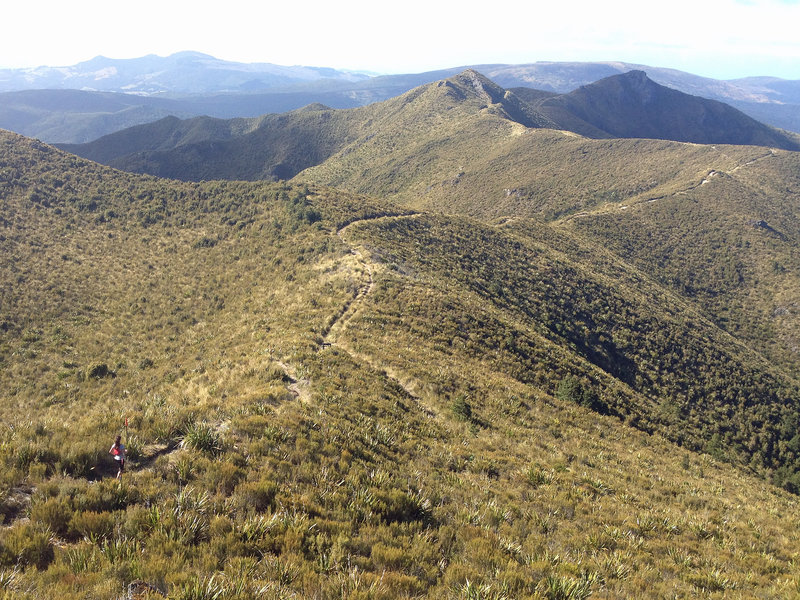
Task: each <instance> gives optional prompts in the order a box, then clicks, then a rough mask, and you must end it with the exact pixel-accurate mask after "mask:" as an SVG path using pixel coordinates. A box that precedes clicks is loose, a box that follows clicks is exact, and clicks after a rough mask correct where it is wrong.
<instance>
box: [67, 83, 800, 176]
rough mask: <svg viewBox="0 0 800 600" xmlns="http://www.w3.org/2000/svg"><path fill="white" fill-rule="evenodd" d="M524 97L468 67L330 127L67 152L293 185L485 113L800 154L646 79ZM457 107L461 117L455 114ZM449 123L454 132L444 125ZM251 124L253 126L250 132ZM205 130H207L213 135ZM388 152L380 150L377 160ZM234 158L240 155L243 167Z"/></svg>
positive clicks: (155, 170)
mask: <svg viewBox="0 0 800 600" xmlns="http://www.w3.org/2000/svg"><path fill="white" fill-rule="evenodd" d="M524 96H526V94H522V95H519V94H515V93H514V92H513V91H507V90H504V89H503V88H501V87H499V86H498V85H497V84H495V83H494V82H492V81H491V80H490V79H488V78H487V77H485V76H483V75H481V74H480V73H478V72H477V71H475V70H471V69H468V70H465V71H463V72H462V73H460V74H458V75H455V76H453V77H450V78H448V79H445V80H440V81H439V82H436V83H433V84H426V85H424V86H420V87H418V88H415V89H414V90H411V91H409V92H406V93H405V94H403V95H401V96H399V97H397V98H394V99H391V100H387V101H384V102H381V103H376V104H372V105H369V106H366V107H360V108H353V109H347V110H344V111H342V110H339V111H333V110H328V111H327V112H325V111H323V112H321V113H320V115H322V114H324V115H326V117H325V119H323V120H319V119H317V120H314V119H312V117H311V115H312V113H314V111H313V109H310V108H306V109H305V110H299V111H293V112H290V113H286V114H285V115H283V116H281V115H264V116H262V117H260V118H258V119H249V120H245V119H240V120H230V121H220V120H214V119H208V118H196V119H193V120H190V121H186V122H179V121H177V120H175V119H167V120H163V121H160V122H158V123H155V124H150V125H144V126H140V127H138V128H136V129H134V130H131V131H122V132H118V133H116V134H111V135H109V136H106V137H104V138H101V139H99V140H96V141H94V142H91V143H89V144H86V145H60V147H61V148H63V149H66V150H68V151H71V152H75V153H77V154H80V155H82V156H85V157H88V158H92V159H93V160H97V161H98V162H101V163H105V164H110V165H112V166H114V167H116V168H121V169H123V170H132V171H135V172H147V173H151V174H154V175H159V176H166V177H173V178H181V179H213V178H223V179H245V180H253V179H259V178H265V177H266V178H270V177H272V178H285V179H289V178H291V177H294V176H295V175H297V174H298V173H299V172H300V171H301V170H303V169H306V168H309V167H316V166H318V165H320V164H321V163H322V162H324V161H325V160H327V159H328V158H331V157H332V156H333V155H334V154H335V153H337V152H341V151H344V150H345V148H346V146H348V145H350V144H356V143H359V142H357V140H358V139H359V138H360V137H362V136H366V138H368V139H366V140H365V141H366V146H363V148H358V149H356V148H353V149H351V150H347V152H351V151H353V150H356V151H357V152H363V151H364V149H365V148H367V147H369V146H370V145H373V144H374V143H375V142H374V140H373V141H370V140H372V139H373V138H375V139H376V140H377V139H386V140H388V139H390V138H392V137H397V136H400V137H402V139H403V140H405V141H404V142H403V143H402V144H401V147H405V146H404V144H407V143H418V142H415V141H414V140H413V136H417V135H419V136H421V137H425V138H430V136H431V132H430V131H428V132H424V131H422V130H421V124H423V123H430V124H431V126H433V127H445V128H447V127H451V126H452V127H455V128H462V127H464V126H466V125H464V124H466V123H472V122H473V121H474V120H475V119H480V118H481V117H480V115H481V114H482V113H486V114H487V115H491V118H494V119H500V120H502V121H505V122H506V123H505V125H504V126H511V127H514V126H521V127H523V128H534V129H539V128H547V129H555V130H567V131H572V132H574V133H578V134H581V135H585V136H588V137H594V138H614V137H627V138H633V137H643V138H644V137H650V138H655V139H671V140H673V141H681V142H694V143H707V144H714V143H727V144H738V145H747V144H756V145H758V144H761V145H770V146H776V147H779V148H783V149H790V150H797V149H800V143H798V141H797V139H795V138H793V137H791V136H789V135H787V134H783V133H781V132H779V131H777V130H774V129H772V128H769V127H768V126H765V125H763V124H760V123H758V122H756V121H754V120H753V119H751V118H749V117H747V116H746V115H744V114H743V113H741V112H740V111H737V110H736V109H733V108H731V107H728V106H727V105H723V104H721V103H717V102H715V101H711V100H705V99H701V98H697V97H693V96H689V95H686V94H683V93H682V92H677V91H674V90H669V89H668V88H664V87H663V86H660V85H658V84H656V83H654V82H652V81H651V80H650V79H649V78H647V76H646V75H645V74H644V73H643V72H639V71H633V72H630V73H627V74H624V75H616V76H612V77H610V78H607V79H604V80H601V81H600V82H597V83H594V84H591V85H589V86H584V87H582V88H579V90H576V91H575V92H570V93H569V94H566V95H561V96H551V95H545V96H544V97H542V95H541V94H536V95H532V94H527V97H529V98H531V101H530V102H529V101H526V100H525V99H524ZM534 96H536V98H535V99H534ZM453 108H457V109H458V110H456V111H455V112H450V111H451V110H452V109H453ZM326 119H327V120H326ZM413 121H417V122H416V123H414V122H413ZM590 121H591V122H590ZM301 122H307V123H309V126H311V124H312V123H313V127H311V128H309V127H308V126H303V127H304V129H303V131H305V132H306V133H305V136H306V137H307V138H308V139H307V143H302V144H301V143H299V142H298V141H297V140H296V139H294V137H293V134H292V133H291V131H290V130H289V129H284V130H281V127H291V126H292V124H299V123H301ZM446 122H450V123H452V125H447V126H445V125H443V124H444V123H446ZM462 122H463V123H462ZM245 123H246V124H248V125H246V126H244V124H245ZM202 124H207V126H206V127H205V130H204V128H203V126H202ZM242 127H244V129H242ZM236 129H238V130H239V133H238V134H237V133H236V131H234V130H236ZM348 130H349V132H348ZM312 133H313V134H312ZM295 137H296V136H295ZM256 139H258V140H260V141H258V142H257V141H256ZM137 140H138V141H137ZM154 140H161V141H160V142H159V143H158V147H157V148H155V147H153V142H154ZM267 140H271V141H267ZM314 140H317V141H322V140H324V147H319V148H317V147H316V146H315V144H316V142H315V141H314ZM193 141H194V142H195V143H196V144H199V145H198V146H197V147H196V148H195V150H192V147H191V144H192V142H193ZM214 143H219V144H220V145H218V146H217V151H216V152H214V150H213V149H212V147H211V146H209V144H214ZM276 144H277V147H278V148H285V149H286V150H285V151H284V150H280V155H279V156H273V148H274V147H275V145H276ZM359 144H360V143H359ZM289 148H295V151H300V150H301V149H302V151H303V153H304V154H303V155H302V156H300V155H298V154H295V155H294V157H292V156H291V151H290V150H288V149H289ZM286 152H289V154H286ZM382 153H384V151H383V150H377V153H376V154H375V155H374V157H373V159H372V160H374V159H375V157H379V156H381V154H382ZM223 154H224V155H225V156H223ZM231 156H235V157H241V161H242V162H241V164H240V165H239V166H238V167H237V163H236V159H231V158H230V157H231ZM289 165H293V166H289ZM330 183H331V184H333V185H336V183H335V182H333V181H332V182H330Z"/></svg>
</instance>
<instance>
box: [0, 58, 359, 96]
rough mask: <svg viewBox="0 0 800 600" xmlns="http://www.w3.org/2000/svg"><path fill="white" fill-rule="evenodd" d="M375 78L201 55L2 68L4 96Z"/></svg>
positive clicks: (204, 89) (242, 88) (251, 87)
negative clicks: (36, 91) (48, 91)
mask: <svg viewBox="0 0 800 600" xmlns="http://www.w3.org/2000/svg"><path fill="white" fill-rule="evenodd" d="M368 78H369V75H366V74H363V73H352V72H346V71H337V70H336V69H330V68H320V67H302V66H295V67H284V66H280V65H273V64H270V63H239V62H232V61H227V60H220V59H218V58H214V57H213V56H209V55H207V54H202V53H200V52H179V53H177V54H172V55H170V56H167V57H161V56H155V55H152V54H151V55H148V56H144V57H141V58H131V59H112V58H106V57H105V56H97V57H95V58H93V59H91V60H87V61H85V62H81V63H78V64H77V65H74V66H71V67H36V68H30V69H0V91H3V92H9V91H17V90H27V89H73V90H75V89H77V90H91V91H98V92H120V93H125V94H143V95H154V94H218V93H222V92H253V91H261V90H265V89H270V88H275V87H281V86H286V85H292V84H296V83H305V82H308V81H319V80H320V79H333V80H345V81H350V82H355V81H361V80H364V79H368Z"/></svg>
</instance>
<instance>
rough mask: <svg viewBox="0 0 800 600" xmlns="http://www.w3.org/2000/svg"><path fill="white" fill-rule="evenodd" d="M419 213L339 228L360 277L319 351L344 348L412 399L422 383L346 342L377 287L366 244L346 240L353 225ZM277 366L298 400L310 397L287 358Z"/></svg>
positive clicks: (306, 385)
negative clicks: (346, 335) (348, 333)
mask: <svg viewBox="0 0 800 600" xmlns="http://www.w3.org/2000/svg"><path fill="white" fill-rule="evenodd" d="M419 216H420V213H411V214H407V215H391V216H381V217H369V218H366V219H358V220H356V221H352V222H351V223H348V224H347V225H345V226H344V227H341V228H340V229H338V230H337V231H336V236H337V237H338V238H339V239H340V240H341V241H342V243H344V244H345V245H347V246H349V247H350V253H351V255H352V257H353V258H354V259H355V260H354V262H355V266H356V268H354V269H353V273H354V275H355V276H357V277H359V278H360V281H359V284H358V289H357V290H356V292H355V293H354V294H353V296H352V297H351V298H350V299H349V300H348V301H347V302H345V304H344V305H343V306H342V307H341V309H340V310H339V312H338V313H337V314H336V315H335V316H334V318H333V319H332V320H331V322H330V323H329V324H328V326H327V327H326V328H325V330H323V331H322V344H321V346H320V350H324V349H325V348H328V347H330V346H333V347H336V348H339V349H341V350H342V351H344V352H346V353H347V354H349V355H350V356H351V357H352V358H353V360H355V361H357V362H361V363H363V364H367V365H369V366H370V367H371V368H372V369H375V370H376V371H382V372H383V373H385V374H386V376H387V377H388V378H389V379H390V380H392V381H394V382H395V383H396V384H397V385H399V386H400V387H401V388H402V389H403V390H405V392H406V393H407V394H408V395H409V396H410V397H411V398H413V399H415V400H419V399H420V398H419V389H418V388H419V386H418V385H417V384H416V382H414V381H413V378H410V377H404V376H402V375H401V374H399V373H397V372H396V371H395V370H394V369H392V368H391V367H389V368H387V367H386V366H385V365H381V364H378V363H377V361H376V360H375V359H374V358H373V357H371V356H368V355H365V354H362V353H359V352H357V351H356V350H355V349H354V348H353V347H352V346H350V345H349V343H348V342H347V339H346V337H345V336H344V333H345V332H346V329H347V326H348V324H349V323H350V322H351V321H352V320H353V319H354V318H355V317H356V315H357V314H358V313H359V311H361V310H362V308H363V306H364V302H365V300H366V299H367V297H368V296H369V295H370V293H372V290H373V289H374V287H375V270H374V267H373V265H372V263H371V262H370V261H369V260H368V259H367V256H366V251H365V250H364V248H363V247H361V246H357V245H355V244H353V243H351V242H349V241H348V240H347V232H348V230H349V229H350V228H352V227H353V226H356V225H359V224H362V223H374V222H380V221H399V220H402V219H416V218H418V217H419ZM278 365H279V366H280V367H281V369H283V371H284V372H285V373H286V376H287V377H288V378H289V384H288V385H287V386H286V387H287V389H288V390H289V391H290V392H291V393H292V394H293V395H294V396H295V397H297V398H298V399H299V400H301V401H304V402H307V401H308V400H309V399H310V391H309V385H310V381H309V380H308V379H302V378H298V377H297V374H296V372H295V370H294V369H293V367H292V366H291V365H289V364H287V363H286V362H284V361H278ZM425 410H426V412H427V413H429V414H433V413H432V412H431V411H430V410H428V409H425Z"/></svg>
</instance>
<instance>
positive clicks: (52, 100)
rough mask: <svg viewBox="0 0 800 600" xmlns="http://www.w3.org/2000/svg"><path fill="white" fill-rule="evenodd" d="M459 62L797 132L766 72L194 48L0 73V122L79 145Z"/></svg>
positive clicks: (427, 78)
mask: <svg viewBox="0 0 800 600" xmlns="http://www.w3.org/2000/svg"><path fill="white" fill-rule="evenodd" d="M466 68H473V69H474V70H476V71H479V72H480V73H483V74H484V75H486V76H487V77H489V78H491V79H492V80H493V81H495V82H496V83H497V84H498V85H500V86H502V87H504V88H516V87H526V88H531V89H536V90H541V91H547V92H552V93H557V94H565V93H568V92H571V91H573V90H575V89H577V88H579V87H581V86H584V85H588V84H590V83H594V82H595V81H598V80H600V79H603V78H606V77H609V76H612V75H619V74H622V73H627V72H630V71H635V70H640V71H644V72H646V73H647V75H648V77H649V78H650V79H652V80H653V81H655V82H656V83H659V84H661V85H663V86H666V87H669V88H672V89H675V90H678V91H682V92H685V93H688V94H692V95H696V96H701V97H703V98H709V99H714V100H720V101H722V102H726V103H728V104H731V105H732V106H735V107H736V108H738V109H739V110H741V111H742V112H744V113H745V114H748V115H749V116H751V117H753V118H755V119H757V120H760V121H763V122H765V123H768V124H770V125H772V126H774V127H780V128H782V129H787V130H790V131H795V132H800V81H787V80H782V79H776V78H768V77H752V78H747V79H741V80H735V81H720V80H716V79H709V78H705V77H700V76H697V75H692V74H690V73H685V72H682V71H677V70H674V69H665V68H659V67H650V66H645V65H636V64H630V63H618V62H607V63H555V62H538V63H533V64H526V65H502V64H500V65H498V64H484V65H474V66H472V67H454V68H451V69H443V70H439V71H430V72H426V73H416V74H405V75H384V76H375V77H370V76H368V75H366V74H362V73H350V72H345V71H337V70H334V69H324V68H313V67H281V66H278V65H271V64H266V63H262V64H243V63H235V62H229V61H222V60H218V59H215V58H213V57H210V56H207V55H204V54H199V53H196V52H184V53H179V54H175V55H172V56H169V57H166V58H161V57H157V56H147V57H144V58H140V59H130V60H112V59H107V58H103V57H98V58H96V59H92V60H90V61H86V62H84V63H80V64H78V65H75V66H72V67H39V68H36V69H7V70H0V128H5V129H9V130H11V131H15V132H18V133H22V134H24V135H28V136H31V137H37V138H39V139H42V140H44V141H47V142H51V143H84V142H88V141H91V140H94V139H97V138H99V137H101V136H103V135H106V134H108V133H113V132H114V131H119V130H121V129H125V128H126V127H130V126H133V125H141V124H144V123H149V122H152V121H155V120H158V119H160V118H163V117H165V116H170V115H171V116H177V117H180V118H188V117H192V116H211V117H218V118H225V119H229V118H235V117H256V116H259V115H263V114H266V113H278V112H287V111H290V110H294V109H297V108H301V107H303V106H306V105H308V104H313V103H320V104H324V105H326V106H328V107H331V108H351V107H355V106H365V105H367V104H371V103H374V102H380V101H383V100H387V99H389V98H393V97H396V96H399V95H401V94H403V93H405V92H407V91H409V90H411V89H413V88H415V87H418V86H420V85H424V84H426V83H431V82H434V81H438V80H441V79H446V78H448V77H452V76H454V75H457V74H458V73H460V72H462V71H464V70H465V69H466ZM4 90H5V91H4ZM78 90H80V92H78Z"/></svg>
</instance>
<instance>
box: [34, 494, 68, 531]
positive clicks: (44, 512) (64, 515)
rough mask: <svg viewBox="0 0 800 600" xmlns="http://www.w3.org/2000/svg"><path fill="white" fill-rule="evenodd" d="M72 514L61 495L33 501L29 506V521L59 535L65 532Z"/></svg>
mask: <svg viewBox="0 0 800 600" xmlns="http://www.w3.org/2000/svg"><path fill="white" fill-rule="evenodd" d="M72 516H73V515H72V508H71V507H70V506H69V503H68V502H67V501H66V500H65V499H64V498H63V497H61V496H59V497H57V498H47V499H46V500H42V501H38V502H34V503H33V505H32V506H31V522H32V523H37V524H40V525H42V526H43V527H45V528H49V529H50V531H52V532H53V533H55V534H56V535H60V536H65V535H66V534H67V532H68V530H69V523H70V519H71V518H72Z"/></svg>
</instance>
